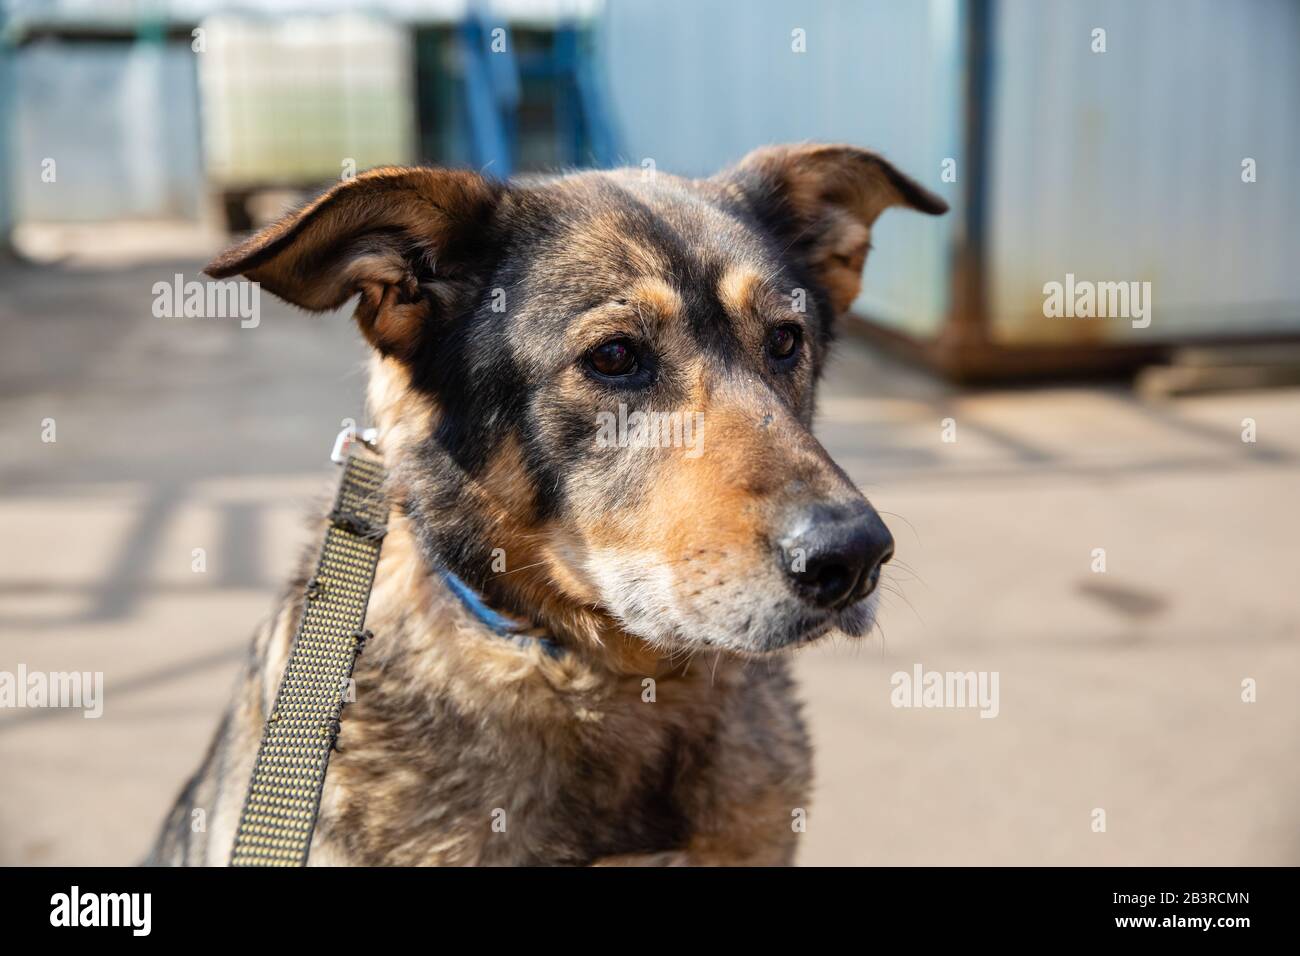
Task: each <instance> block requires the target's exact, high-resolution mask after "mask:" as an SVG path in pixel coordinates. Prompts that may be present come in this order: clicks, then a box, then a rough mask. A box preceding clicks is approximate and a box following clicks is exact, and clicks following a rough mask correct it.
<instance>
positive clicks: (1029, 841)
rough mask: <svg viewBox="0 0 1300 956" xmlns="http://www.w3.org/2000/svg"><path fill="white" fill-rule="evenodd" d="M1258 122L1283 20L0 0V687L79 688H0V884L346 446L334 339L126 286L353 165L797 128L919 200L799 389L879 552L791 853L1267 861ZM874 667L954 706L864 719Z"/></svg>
mask: <svg viewBox="0 0 1300 956" xmlns="http://www.w3.org/2000/svg"><path fill="white" fill-rule="evenodd" d="M1298 115H1300V4H1296V3H1295V2H1292V0H1245V2H1240V3H1235V4H1231V5H1226V4H1218V3H1213V2H1209V0H1205V2H1200V0H1186V2H1178V0H1148V2H1144V3H1140V4H1138V3H1129V2H1121V0H1113V2H1110V0H1098V2H1087V3H1085V2H1071V0H1043V2H1031V0H858V2H848V0H845V2H830V0H828V2H822V3H817V4H801V3H796V2H793V0H750V2H744V3H741V2H724V0H493V2H481V3H480V2H472V0H370V2H345V0H314V2H307V0H244V2H222V0H150V2H145V0H138V2H132V0H0V329H2V332H0V334H2V335H3V339H2V340H0V341H2V342H3V348H2V349H0V412H2V413H0V442H2V443H3V447H4V449H5V452H4V454H3V455H0V491H2V492H3V497H0V528H3V529H4V530H3V533H4V535H5V536H6V541H5V545H6V546H5V547H3V548H0V671H10V672H13V671H15V670H16V668H17V667H18V666H19V665H24V666H26V668H27V669H28V670H40V671H64V670H76V671H102V672H103V673H104V675H105V686H106V700H105V711H104V716H103V717H102V718H100V719H98V720H84V719H83V718H82V716H81V714H80V712H78V711H72V710H58V709H46V710H33V709H5V708H0V767H3V768H4V772H3V774H0V864H11V865H12V864H23V865H26V864H54V863H103V864H129V863H133V862H135V861H136V860H137V859H139V858H140V856H141V855H142V853H143V851H144V850H145V848H146V847H147V845H148V843H149V841H150V840H151V839H152V836H153V833H154V831H155V829H156V827H157V825H158V823H159V821H160V820H161V818H162V814H163V812H164V811H165V809H166V808H167V807H168V806H169V804H170V802H171V800H172V798H173V797H174V794H175V792H176V790H177V789H178V788H179V786H180V785H181V783H182V782H183V780H184V778H185V776H186V775H187V774H188V773H189V772H190V771H191V770H192V769H193V768H194V767H195V766H196V765H197V763H198V761H199V759H200V757H201V755H202V751H203V748H204V746H205V745H206V742H207V740H208V738H209V736H210V734H211V733H212V731H213V729H214V727H215V722H216V719H217V717H218V715H219V713H220V711H221V709H222V707H223V706H224V703H225V701H226V697H227V693H228V690H229V687H230V684H231V682H232V681H233V679H234V674H235V672H236V670H237V668H238V666H239V662H240V660H241V657H242V654H243V652H244V648H245V645H246V642H247V639H248V637H249V635H250V634H251V631H252V629H253V627H254V625H255V624H256V622H257V621H258V620H259V618H261V617H262V616H264V615H265V614H267V613H268V612H269V611H270V609H271V607H272V602H273V600H274V596H275V594H276V593H277V591H278V588H279V585H280V582H281V581H282V580H283V579H284V578H285V576H286V574H287V573H288V572H289V570H290V568H291V566H292V564H293V562H294V560H295V559H296V556H297V555H298V554H299V552H300V550H301V549H302V547H304V546H305V545H306V544H307V543H308V535H307V533H306V532H305V530H304V522H303V521H302V516H303V515H304V514H305V513H306V510H307V507H308V505H309V503H310V502H311V501H313V500H314V499H315V497H316V496H318V495H319V494H321V493H323V492H325V491H326V490H327V489H328V488H329V486H330V484H331V482H332V481H333V480H334V476H333V474H332V473H331V471H330V469H329V466H328V465H327V464H326V461H325V459H326V455H327V452H328V448H329V445H330V442H331V440H332V438H333V436H334V434H335V432H337V430H338V429H339V427H340V425H341V423H342V422H343V421H344V420H346V419H348V418H353V419H356V420H358V421H363V420H364V410H363V408H362V403H361V393H362V387H363V378H362V371H361V368H362V361H363V359H364V348H363V346H362V345H361V344H360V342H359V341H358V336H357V335H356V334H355V331H354V330H353V329H352V328H351V325H350V323H349V322H348V321H346V314H340V315H337V316H331V317H327V318H312V317H307V316H304V315H301V314H299V313H296V312H295V311H294V310H292V309H289V308H288V307H284V306H282V305H280V304H279V303H275V302H272V301H271V300H270V298H269V297H267V298H266V299H264V300H263V301H262V303H261V305H262V314H261V318H260V321H259V322H258V323H257V324H256V326H255V327H248V328H244V327H241V323H240V322H239V321H237V320H232V319H168V318H159V317H157V316H156V313H155V310H154V305H155V299H156V296H155V292H154V288H155V284H156V283H158V282H164V283H171V282H172V281H173V279H174V277H176V276H178V275H179V276H181V277H183V279H184V280H186V281H188V280H195V279H200V278H201V276H200V270H201V268H202V265H203V263H204V262H205V261H207V259H208V258H209V257H210V256H211V255H212V254H213V253H214V252H216V251H218V250H219V249H220V248H221V247H222V246H223V245H224V244H226V243H228V242H229V241H230V239H231V237H232V236H233V235H237V234H239V233H241V232H244V231H247V230H248V229H250V228H254V227H256V226H258V225H260V224H262V223H265V222H267V221H269V220H270V219H272V218H274V217H275V216H276V215H278V214H279V213H280V212H281V211H283V210H284V209H285V208H286V206H287V205H289V204H292V203H294V202H297V201H299V200H300V199H301V198H303V197H304V196H307V195H310V194H312V193H314V192H316V191H318V190H319V189H321V188H323V187H325V186H327V185H329V184H330V183H331V182H333V181H337V180H338V179H339V178H341V177H346V176H349V175H352V174H354V173H355V172H358V171H361V170H364V169H366V168H368V167H371V166H376V165H381V164H389V163H417V162H426V163H438V164H446V165H459V166H469V167H472V168H475V169H479V170H482V171H485V172H487V173H489V174H492V175H496V176H501V177H505V176H509V175H514V174H520V173H528V172H537V171H548V170H555V169H561V168H574V167H588V166H596V167H604V166H612V165H632V166H640V167H642V168H658V169H662V170H665V171H669V172H674V173H681V174H686V175H708V174H710V173H712V172H714V171H716V170H717V169H719V168H720V167H722V166H725V165H727V164H729V163H732V162H734V161H736V160H737V159H739V158H740V157H741V156H743V155H744V154H745V153H746V152H747V151H749V150H750V149H752V148H754V147H756V146H759V145H762V144H765V143H771V142H782V141H798V140H823V141H843V142H849V143H854V144H858V145H862V146H867V147H870V148H873V149H877V150H879V151H881V152H882V153H883V154H885V155H886V156H887V157H888V158H890V159H891V160H892V161H893V162H894V163H895V164H896V165H898V166H899V167H900V168H902V169H903V170H905V171H907V172H909V173H910V174H912V175H913V176H915V177H916V178H917V179H919V180H920V181H921V182H922V183H924V184H925V185H926V186H927V187H929V188H930V189H932V190H934V191H936V192H938V193H940V194H942V195H944V196H945V197H946V198H947V199H948V200H949V202H950V203H951V204H952V206H953V212H952V213H951V214H950V215H948V216H947V217H944V218H942V219H939V220H934V219H929V218H926V217H920V216H910V215H906V214H904V213H899V212H895V213H890V214H889V215H887V216H885V217H884V218H883V219H882V220H881V221H880V222H879V223H878V224H877V227H876V229H875V235H874V236H873V245H874V251H873V252H872V256H871V261H870V263H869V265H868V267H867V271H866V278H865V282H864V290H863V294H862V296H861V297H860V299H859V301H858V302H857V304H856V306H855V309H854V315H853V316H851V317H850V318H849V319H848V320H847V322H846V326H845V330H844V331H845V334H844V336H843V337H842V344H841V351H840V354H839V356H838V357H837V359H836V361H835V363H834V365H833V367H832V368H831V371H830V373H829V375H828V379H827V382H826V386H825V391H824V399H823V402H822V404H821V411H820V417H819V423H818V434H819V436H820V437H821V438H822V440H823V442H824V443H825V444H826V445H827V447H828V448H829V449H830V451H831V452H832V454H833V455H834V456H835V457H836V459H837V460H838V461H840V462H841V463H842V464H843V465H844V466H845V468H846V469H847V470H848V471H849V473H850V474H851V475H852V476H853V477H854V478H855V480H857V481H858V482H859V483H860V484H861V486H862V487H863V488H864V490H865V491H866V492H867V493H868V494H869V495H870V496H871V498H872V500H873V501H874V502H875V504H876V505H877V506H878V507H879V508H880V509H881V510H882V512H883V513H885V514H886V518H887V520H888V522H889V523H890V525H891V528H892V529H893V531H894V534H895V537H896V539H897V540H898V545H899V547H898V551H899V557H900V558H901V559H902V562H901V563H902V564H905V566H906V567H905V569H903V568H902V567H901V566H900V568H899V570H897V571H896V572H895V573H894V579H893V580H892V581H891V582H890V589H891V593H890V594H889V595H888V596H887V599H886V613H885V616H884V620H883V633H881V634H878V635H877V636H875V637H873V638H872V639H871V640H869V641H865V642H858V643H840V644H838V645H827V646H824V647H817V648H814V649H811V650H808V651H805V652H800V654H799V655H798V656H797V658H796V666H797V670H798V671H799V673H800V676H801V678H802V688H803V696H804V698H805V700H806V701H807V706H808V714H809V719H810V722H811V725H812V730H813V735H814V739H815V742H816V745H817V771H818V785H817V790H816V794H815V799H814V801H813V804H812V807H811V809H810V814H809V825H808V832H807V833H806V834H805V835H804V837H803V838H802V849H801V853H800V860H801V862H804V863H808V864H877V863H879V864H920V863H944V864H973V863H994V864H999V863H1015V864H1031V863H1048V864H1094V863H1119V864H1194V863H1200V864H1245V863H1257V864H1296V863H1300V809H1297V808H1300V761H1297V759H1296V758H1297V754H1298V753H1300V696H1298V695H1296V694H1295V692H1294V688H1295V686H1297V683H1300V647H1298V646H1297V629H1298V627H1300V597H1297V593H1296V570H1297V565H1298V563H1300V562H1298V561H1297V549H1296V545H1295V542H1296V541H1297V540H1300V507H1297V503H1296V489H1297V487H1298V484H1297V483H1298V481H1300V391H1297V390H1296V389H1295V387H1294V386H1295V385H1296V384H1297V383H1300V353H1298V352H1297V343H1300V269H1298V268H1297V265H1300V230H1297V228H1296V223H1297V222H1298V221H1300V190H1297V189H1296V188H1295V183H1294V176H1295V171H1296V170H1297V169H1300V127H1298V126H1297V124H1296V122H1295V118H1296V116H1298ZM1067 276H1075V277H1077V278H1078V279H1079V280H1090V281H1105V282H1139V283H1141V282H1149V283H1150V284H1151V285H1150V289H1151V298H1150V306H1151V313H1150V318H1151V321H1150V323H1149V324H1148V325H1145V326H1142V325H1141V323H1138V324H1135V323H1134V322H1132V321H1130V320H1129V319H1128V318H1127V317H1118V318H1117V317H1109V318H1062V317H1048V316H1047V315H1046V314H1045V310H1044V301H1045V297H1046V296H1045V293H1046V290H1045V284H1047V283H1051V282H1060V283H1064V282H1066V280H1067ZM346 311H347V310H344V313H346ZM1098 549H1102V550H1103V551H1104V553H1105V560H1104V570H1099V569H1098V563H1097V558H1096V553H1097V550H1098ZM199 552H201V553H202V555H203V561H202V562H198V561H197V559H196V555H197V554H198V553H199ZM198 564H202V565H203V567H202V570H199V569H198ZM918 664H919V665H921V666H922V667H923V668H924V669H925V670H927V671H936V670H937V671H949V670H951V671H963V672H964V671H982V672H996V673H997V674H998V675H999V677H1000V680H999V686H1000V691H1001V702H1000V709H999V714H998V716H997V718H996V719H991V720H985V719H981V718H980V716H979V714H978V712H976V711H974V710H969V709H967V710H944V709H934V710H918V709H905V708H897V707H894V706H892V704H891V702H890V691H891V676H892V675H893V674H894V673H896V672H898V671H900V670H902V671H908V672H910V671H911V670H912V668H913V667H914V666H915V665H918ZM1245 686H1249V687H1250V688H1253V689H1254V693H1253V694H1248V693H1247V692H1246V691H1244V690H1243V687H1245ZM1248 697H1249V698H1250V699H1245V698H1248ZM1099 809H1100V810H1103V811H1104V812H1105V821H1106V822H1105V828H1104V829H1100V830H1099V829H1098V828H1097V825H1096V821H1097V819H1098V818H1097V814H1096V811H1097V810H1099Z"/></svg>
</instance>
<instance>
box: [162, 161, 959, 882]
mask: <svg viewBox="0 0 1300 956" xmlns="http://www.w3.org/2000/svg"><path fill="white" fill-rule="evenodd" d="M891 206H902V207H908V208H911V209H914V210H917V211H919V212H923V213H927V214H932V215H937V214H940V213H943V212H945V211H946V209H947V205H946V204H945V202H944V201H943V200H942V199H941V198H940V197H938V196H936V195H934V194H933V193H931V192H930V191H928V190H927V189H925V188H924V187H922V186H921V185H920V184H918V183H917V182H916V181H915V180H913V179H911V178H909V177H908V176H906V175H904V174H903V173H901V172H900V171H898V170H897V169H896V168H894V167H893V166H892V165H890V164H889V163H888V162H886V161H885V160H884V159H882V158H881V157H880V156H878V155H876V154H875V153H872V152H869V151H866V150H863V149H859V148H856V147H852V146H841V145H821V144H799V145H787V146H772V147H764V148H761V149H758V150H756V151H754V152H752V153H751V154H749V155H748V156H746V157H745V158H744V159H743V160H741V161H740V162H739V163H738V164H737V165H735V166H734V167H732V168H730V169H727V170H725V171H724V172H722V173H719V174H718V175H716V176H713V177H711V178H708V179H700V180H690V179H684V178H679V177H676V176H671V175H666V174H664V173H655V172H648V171H643V170H639V169H636V170H612V171H588V172H576V173H571V174H567V175H561V176H555V177H541V178H536V179H521V180H518V181H510V182H505V183H503V182H495V181H491V180H489V179H486V178H484V177H483V176H480V175H477V174H475V173H472V172H467V171H455V170H448V169H439V168H400V167H385V168H380V169H375V170H372V171H370V172H367V173H364V174H362V175H360V176H358V177H356V178H355V179H353V180H351V181H348V182H343V183H340V184H338V185H336V186H334V187H333V188H332V189H330V190H328V191H327V192H325V193H324V194H323V195H322V196H320V197H319V198H317V199H316V200H314V201H313V202H311V203H309V204H308V205H306V206H305V207H303V208H302V209H300V210H299V211H297V212H295V213H292V214H290V215H288V216H287V217H285V218H284V219H282V220H280V221H279V222H277V223H275V224H273V225H271V226H269V227H267V228H266V229H264V230H263V231H261V232H259V233H257V234H255V235H253V236H252V237H251V238H249V239H247V240H246V241H244V242H242V243H240V244H239V245H236V246H234V247H233V248H231V249H230V250H228V251H227V252H225V253H224V254H222V255H220V256H219V257H218V258H216V259H215V260H214V261H213V262H212V263H210V264H209V265H208V267H207V272H208V274H209V275H211V276H213V277H214V278H226V277H230V276H235V275H243V276H245V277H247V278H248V279H251V280H254V281H256V282H259V283H260V284H261V286H262V287H263V288H265V289H267V290H269V291H270V292H272V293H273V294H275V295H277V296H279V297H280V298H282V299H284V300H286V301H287V302H290V303H292V304H294V305H297V306H300V307H301V308H303V309H306V310H310V311H312V312H323V311H328V310H333V309H337V308H339V307H340V306H342V305H344V304H345V303H346V302H347V301H348V300H350V299H352V298H353V297H354V296H355V297H357V304H356V311H355V319H356V322H357V325H358V326H359V328H360V331H361V333H362V335H363V336H364V337H365V339H366V341H367V342H368V343H369V345H370V346H371V348H372V349H373V355H372V357H371V359H370V363H369V372H370V377H369V385H368V394H367V397H368V403H369V408H370V411H371V414H372V415H373V420H374V423H375V424H376V426H377V428H378V433H379V438H378V451H379V454H380V455H381V456H382V459H383V462H384V465H385V467H386V469H387V474H388V478H387V485H386V489H387V498H388V500H389V502H390V506H391V508H392V515H391V517H390V520H389V530H388V535H387V538H386V539H385V541H384V545H383V552H382V556H381V559H380V561H379V565H378V568H377V571H376V575H375V583H374V587H373V591H372V594H371V600H370V605H369V613H368V617H367V622H366V623H367V627H368V628H369V629H370V630H371V631H373V633H374V635H375V636H374V638H373V639H372V640H371V641H370V642H369V644H368V645H367V647H366V650H365V652H364V653H363V654H362V655H361V656H360V657H359V658H358V661H357V665H356V670H355V673H354V677H355V682H356V684H355V702H351V703H349V704H348V705H347V707H346V709H345V711H344V718H343V721H342V729H341V733H340V736H339V739H338V752H337V753H335V754H334V756H333V758H332V760H331V762H330V765H329V773H328V776H327V778H326V781H325V785H324V790H323V793H322V800H321V808H320V815H319V819H318V822H317V827H316V831H315V834H314V837H313V842H312V846H311V853H310V860H309V862H310V863H311V864H313V865H367V866H378V865H403V866H405V865H470V864H522V865H778V864H789V863H791V862H792V861H793V857H794V855H795V850H796V843H797V839H798V831H799V830H800V829H801V828H800V826H799V825H798V821H799V819H800V818H801V816H802V814H803V813H804V812H806V808H807V806H808V802H809V789H810V786H811V750H810V744H809V739H808V733H807V730H806V728H805V726H804V723H803V720H802V718H801V716H800V705H799V703H798V701H797V700H796V697H795V692H794V688H793V685H792V681H791V678H790V675H789V670H788V661H787V658H788V657H789V655H788V654H787V653H784V652H787V651H789V650H791V649H793V648H797V647H800V646H803V645H806V644H808V643H809V642H812V641H814V640H816V639H818V638H820V637H822V636H823V635H825V634H827V633H829V632H831V631H836V632H842V633H844V634H847V635H850V636H862V635H864V634H866V633H867V632H868V631H869V630H870V629H871V628H872V626H873V624H874V617H875V604H876V601H877V597H878V596H877V593H876V589H877V583H878V580H879V576H880V569H881V567H882V566H883V565H884V564H885V562H887V561H888V560H889V559H890V557H891V556H892V554H893V548H894V545H893V540H892V538H891V537H890V533H889V531H888V529H887V528H886V527H885V525H884V523H883V522H882V521H881V519H880V517H879V516H878V515H877V513H876V512H875V511H874V510H873V508H872V507H871V505H870V504H869V503H868V502H867V500H866V499H865V498H864V497H863V495H862V494H861V493H860V492H859V490H858V489H857V488H856V487H855V485H854V484H853V482H852V481H850V480H849V478H848V476H847V475H846V474H845V473H844V471H843V470H841V469H840V468H839V467H838V466H837V465H836V464H835V463H834V462H833V461H832V460H831V458H830V457H829V455H828V454H827V453H826V451H825V449H823V448H822V446H821V445H820V444H819V443H818V442H817V440H816V439H815V438H814V437H813V434H812V431H811V425H812V420H813V408H814V392H815V388H816V385H817V382H818V380H819V377H820V375H821V372H822V370H823V367H824V364H825V361H826V357H827V351H828V348H829V347H830V344H831V342H832V339H833V337H834V335H835V329H836V323H837V321H839V317H840V315H841V313H844V312H845V311H847V309H848V308H849V306H850V304H851V303H852V302H853V300H854V299H855V297H856V296H857V294H858V291H859V286H860V282H861V275H862V269H863V266H864V262H865V260H866V256H867V251H868V249H869V247H870V237H871V229H872V225H873V223H874V222H875V221H876V218H877V217H878V216H879V215H880V214H881V213H882V212H884V210H886V209H887V208H889V207H891ZM674 415H678V416H687V418H677V419H674V418H672V416H674ZM682 421H689V422H690V423H693V424H691V425H690V426H689V428H688V429H683V428H672V427H667V424H665V423H672V422H676V423H678V424H680V423H681V422H682ZM646 422H650V423H652V424H651V425H650V426H648V427H647V426H646ZM613 423H617V424H616V425H615V424H613ZM659 424H663V425H664V426H665V427H662V428H660V427H657V426H658V425H659ZM687 430H689V431H690V435H689V441H687V440H680V441H674V440H673V439H674V438H679V437H682V436H685V434H686V431H687ZM324 527H325V518H324V516H323V515H322V517H321V519H320V523H319V526H318V527H317V529H316V530H317V531H318V532H320V533H319V534H317V535H316V536H315V537H316V539H317V540H319V539H320V537H321V536H322V535H323V530H324ZM317 554H318V552H315V553H311V554H308V555H307V556H306V559H305V560H304V562H303V564H302V567H301V568H300V569H299V571H298V574H297V577H296V578H295V579H294V580H293V581H292V582H291V584H290V586H289V588H288V589H287V591H286V593H285V596H284V599H283V600H282V601H281V603H280V604H279V607H278V610H276V611H275V612H274V614H273V615H272V617H271V619H270V620H269V621H268V622H267V623H266V624H265V625H264V626H263V627H262V628H261V629H260V630H259V631H258V633H257V634H256V636H255V639H254V641H253V645H252V651H251V654H250V656H249V658H248V664H247V667H246V668H245V670H244V672H243V675H242V677H241V678H240V680H239V683H238V686H237V689H236V692H235V695H234V700H233V702H232V703H231V705H230V707H229V709H228V711H227V712H226V714H225V716H224V718H223V719H222V721H221V724H220V728H219V730H218V732H217V734H216V738H215V739H214V741H213V742H212V744H211V747H210V748H209V750H208V753H207V756H206V758H205V759H204V761H203V764H202V766H201V767H200V769H199V770H198V772H197V773H196V774H195V776H194V777H193V778H192V779H191V780H190V782H189V784H188V785H187V786H186V787H185V788H184V790H183V792H182V793H181V794H180V796H179V798H178V800H177V801H176V803H175V806H174V808H173V809H172V811H171V813H170V814H169V816H168V819H167V820H166V822H165V824H164V827H163V829H162V832H161V834H160V835H159V837H158V840H157V842H156V844H155V846H154V848H153V851H152V853H151V856H150V860H149V862H152V863H155V864H160V865H205V864H206V865H223V864H225V863H226V862H227V860H228V859H229V856H230V851H231V847H232V843H233V840H234V835H235V830H236V827H237V823H238V819H239V815H240V810H241V807H242V803H243V800H244V797H245V794H246V792H247V787H248V780H249V775H250V773H251V771H252V768H253V764H254V760H255V758H256V755H257V750H258V743H259V740H260V738H261V735H262V730H263V726H264V724H265V721H266V719H267V715H268V713H269V712H270V709H271V707H272V705H273V703H274V700H275V695H276V691H277V688H278V684H279V681H280V677H281V674H282V672H283V669H284V665H285V662H286V660H287V658H288V654H289V651H290V647H291V645H292V641H293V638H294V634H295V630H296V627H297V623H298V620H299V617H300V616H301V614H302V608H303V601H304V598H303V591H304V585H305V583H306V581H307V579H308V578H309V576H310V574H311V570H312V568H313V567H314V566H315V562H316V557H317ZM501 620H508V621H510V622H511V625H512V629H511V630H509V631H508V632H505V636H503V632H502V631H501V629H500V628H498V627H494V626H492V624H493V622H494V621H495V622H499V621H501ZM198 810H203V811H204V814H203V819H205V821H206V824H205V826H203V827H198V826H195V825H194V820H195V819H197V818H198V817H197V815H196V811H198Z"/></svg>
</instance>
